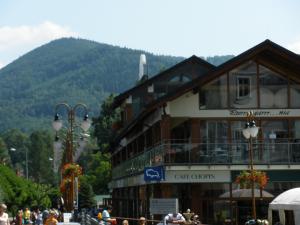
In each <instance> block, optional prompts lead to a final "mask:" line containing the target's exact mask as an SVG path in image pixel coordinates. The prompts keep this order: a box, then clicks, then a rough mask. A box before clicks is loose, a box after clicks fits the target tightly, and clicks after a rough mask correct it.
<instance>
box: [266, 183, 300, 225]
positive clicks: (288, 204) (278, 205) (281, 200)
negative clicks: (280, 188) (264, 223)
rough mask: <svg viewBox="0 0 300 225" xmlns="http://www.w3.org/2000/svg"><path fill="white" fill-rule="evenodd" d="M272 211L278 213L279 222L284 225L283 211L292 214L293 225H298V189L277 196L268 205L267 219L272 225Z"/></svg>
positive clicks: (299, 215)
mask: <svg viewBox="0 0 300 225" xmlns="http://www.w3.org/2000/svg"><path fill="white" fill-rule="evenodd" d="M272 210H277V211H279V218H280V222H281V223H282V224H283V225H285V212H284V211H285V210H290V211H293V212H294V220H295V224H300V188H293V189H290V190H287V191H285V192H283V193H281V194H280V195H278V196H277V197H276V198H275V199H274V200H273V201H272V202H271V203H270V205H269V213H268V214H269V215H268V217H269V218H268V219H269V221H270V224H272Z"/></svg>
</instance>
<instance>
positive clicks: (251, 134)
mask: <svg viewBox="0 0 300 225" xmlns="http://www.w3.org/2000/svg"><path fill="white" fill-rule="evenodd" d="M254 119H255V116H254V114H253V111H250V112H248V113H247V122H246V124H245V129H243V136H244V137H245V138H246V139H247V140H248V148H249V158H250V174H251V199H252V218H253V219H256V205H255V193H254V168H253V148H252V138H256V137H257V134H258V130H259V127H257V126H256V125H255V120H254Z"/></svg>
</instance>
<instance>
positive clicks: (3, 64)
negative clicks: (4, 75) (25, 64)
mask: <svg viewBox="0 0 300 225" xmlns="http://www.w3.org/2000/svg"><path fill="white" fill-rule="evenodd" d="M4 66H6V63H5V62H2V61H0V69H1V68H2V67H4Z"/></svg>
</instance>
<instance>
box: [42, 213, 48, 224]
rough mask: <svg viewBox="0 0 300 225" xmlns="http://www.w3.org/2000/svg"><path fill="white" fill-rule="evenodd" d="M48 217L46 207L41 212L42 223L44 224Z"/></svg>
mask: <svg viewBox="0 0 300 225" xmlns="http://www.w3.org/2000/svg"><path fill="white" fill-rule="evenodd" d="M48 217H49V211H48V210H47V209H45V210H44V211H43V213H42V221H43V225H45V224H46V220H47V219H48Z"/></svg>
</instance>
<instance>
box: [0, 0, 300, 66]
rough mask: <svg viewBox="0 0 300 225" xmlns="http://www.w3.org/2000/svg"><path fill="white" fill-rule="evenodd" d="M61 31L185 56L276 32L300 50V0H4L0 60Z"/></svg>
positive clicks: (228, 49) (236, 49) (238, 47)
mask: <svg viewBox="0 0 300 225" xmlns="http://www.w3.org/2000/svg"><path fill="white" fill-rule="evenodd" d="M61 37H76V38H84V39H89V40H93V41H97V42H100V43H106V44H111V45H116V46H120V47H127V48H132V49H140V50H145V51H148V52H151V53H154V54H162V55H172V56H184V57H189V56H191V55H197V56H204V57H207V56H214V55H229V54H233V55H238V54H240V53H242V52H244V51H246V50H247V49H249V48H251V47H253V46H254V45H256V44H259V43H260V42H262V41H264V40H265V39H270V40H271V41H274V42H276V43H277V44H279V45H281V46H283V47H286V48H288V49H289V50H291V51H294V52H296V53H298V54H300V1H299V0H0V68H1V67H3V66H5V65H7V64H8V63H10V62H12V61H13V60H15V59H17V58H18V57H20V56H22V55H23V54H25V53H27V52H29V51H31V50H33V49H34V48H37V47H39V46H41V45H43V44H46V43H48V42H50V41H51V40H54V39H57V38H61Z"/></svg>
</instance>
